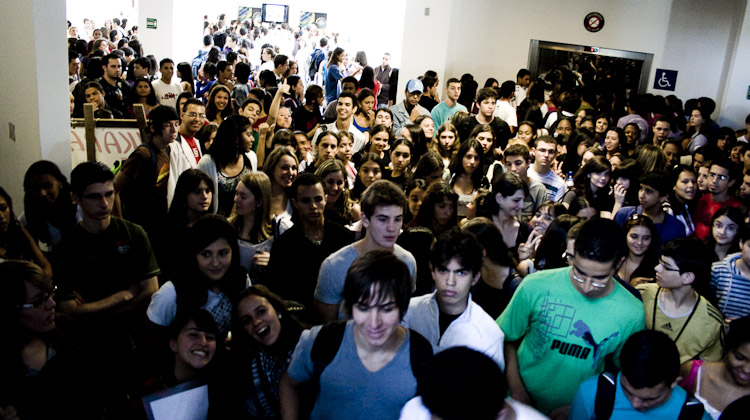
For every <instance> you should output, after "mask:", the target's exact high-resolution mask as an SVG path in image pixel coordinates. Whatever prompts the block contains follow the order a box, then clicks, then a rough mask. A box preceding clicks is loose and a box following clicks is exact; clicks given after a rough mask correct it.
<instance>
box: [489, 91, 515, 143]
mask: <svg viewBox="0 0 750 420" xmlns="http://www.w3.org/2000/svg"><path fill="white" fill-rule="evenodd" d="M515 88H516V84H515V83H513V81H511V80H508V81H507V82H503V84H502V85H500V89H499V90H498V95H499V96H500V97H499V98H498V99H497V103H496V104H495V112H494V113H493V115H494V116H496V117H497V118H500V119H501V120H503V121H505V123H506V124H508V126H509V127H510V132H511V134H513V133H515V132H516V129H518V117H517V116H516V109H515V108H513V105H511V101H512V100H513V95H514V94H515Z"/></svg>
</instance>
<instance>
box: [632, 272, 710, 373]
mask: <svg viewBox="0 0 750 420" xmlns="http://www.w3.org/2000/svg"><path fill="white" fill-rule="evenodd" d="M636 288H637V289H638V290H640V292H641V297H642V298H643V306H644V308H645V312H646V328H648V329H650V330H654V329H655V330H657V331H661V332H663V333H664V334H666V335H668V336H669V338H671V339H672V340H674V339H675V338H678V337H677V336H678V334H679V338H678V339H677V341H676V342H675V344H676V345H677V350H678V351H679V352H680V363H685V362H687V361H688V360H691V359H701V360H707V361H709V362H718V361H720V360H721V359H722V356H723V355H722V349H723V345H722V342H723V340H724V317H723V316H722V315H721V312H719V310H718V309H716V307H715V306H714V305H712V304H711V303H710V302H709V301H707V300H706V298H704V297H703V296H699V297H700V300H699V301H698V306H697V307H695V311H694V312H693V316H692V317H691V316H690V312H688V313H685V314H682V316H680V317H677V318H670V317H668V316H666V315H664V312H662V309H661V307H660V305H659V303H657V302H656V300H655V299H656V292H657V291H658V290H659V285H657V284H656V283H645V284H640V285H638V286H636ZM661 293H664V289H661ZM661 293H660V295H661ZM661 299H662V297H661V296H659V300H661ZM654 303H656V322H653V319H654V318H653V316H654ZM691 309H692V308H691ZM688 318H690V321H689V322H688V323H687V325H685V322H686V321H687V320H688ZM654 325H656V328H654ZM680 331H682V333H681V334H680Z"/></svg>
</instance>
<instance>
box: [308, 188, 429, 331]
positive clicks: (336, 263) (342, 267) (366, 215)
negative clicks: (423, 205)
mask: <svg viewBox="0 0 750 420" xmlns="http://www.w3.org/2000/svg"><path fill="white" fill-rule="evenodd" d="M406 205H407V203H406V196H405V195H404V193H403V192H402V191H401V189H399V188H398V186H397V185H396V184H394V183H392V182H390V181H386V180H379V181H375V182H373V183H372V184H371V185H370V187H369V188H367V189H366V190H365V192H364V194H362V201H361V206H362V226H363V227H364V228H366V229H367V232H366V233H365V237H364V238H362V239H360V240H358V241H357V242H354V243H353V244H352V245H347V246H345V247H343V248H341V249H340V250H338V251H336V252H335V253H333V254H331V256H329V257H328V258H326V259H325V261H323V264H321V266H320V273H319V274H318V284H317V286H316V287H315V308H316V309H317V310H318V314H319V315H320V318H322V319H323V321H324V322H327V321H332V320H334V319H336V318H337V316H338V313H339V305H340V303H341V301H342V293H343V289H344V280H345V279H346V271H347V270H348V269H349V266H350V265H351V264H352V262H353V261H354V260H355V259H356V258H357V257H358V256H360V255H364V254H365V253H367V252H368V251H371V250H374V249H385V250H390V251H392V252H393V253H394V254H395V255H396V256H397V257H398V258H399V259H400V260H401V261H403V262H404V263H406V265H407V266H408V267H409V272H410V273H411V290H412V291H413V290H414V289H415V287H416V279H417V262H416V260H415V259H414V256H413V255H412V254H411V253H410V252H409V251H407V250H405V249H404V248H402V247H401V246H399V245H397V244H396V239H398V235H399V231H400V230H401V226H402V225H403V222H404V211H405V209H406Z"/></svg>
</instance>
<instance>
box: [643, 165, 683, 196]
mask: <svg viewBox="0 0 750 420" xmlns="http://www.w3.org/2000/svg"><path fill="white" fill-rule="evenodd" d="M638 183H639V184H643V185H647V186H649V187H651V188H653V189H655V190H656V191H658V192H659V197H664V196H667V195H669V192H670V191H672V187H674V184H673V183H672V182H671V180H670V179H669V175H668V174H667V173H666V172H664V171H652V172H646V173H645V174H643V175H641V176H640V178H638Z"/></svg>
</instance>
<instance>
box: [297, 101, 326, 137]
mask: <svg viewBox="0 0 750 420" xmlns="http://www.w3.org/2000/svg"><path fill="white" fill-rule="evenodd" d="M292 122H293V123H294V127H295V128H296V129H297V130H302V131H304V132H305V133H308V132H310V130H312V129H313V128H315V125H316V124H320V123H322V122H323V116H322V115H320V108H318V107H317V106H314V107H313V109H312V111H308V110H307V109H306V108H305V107H304V106H300V107H298V108H297V109H295V110H294V113H293V114H292Z"/></svg>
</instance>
